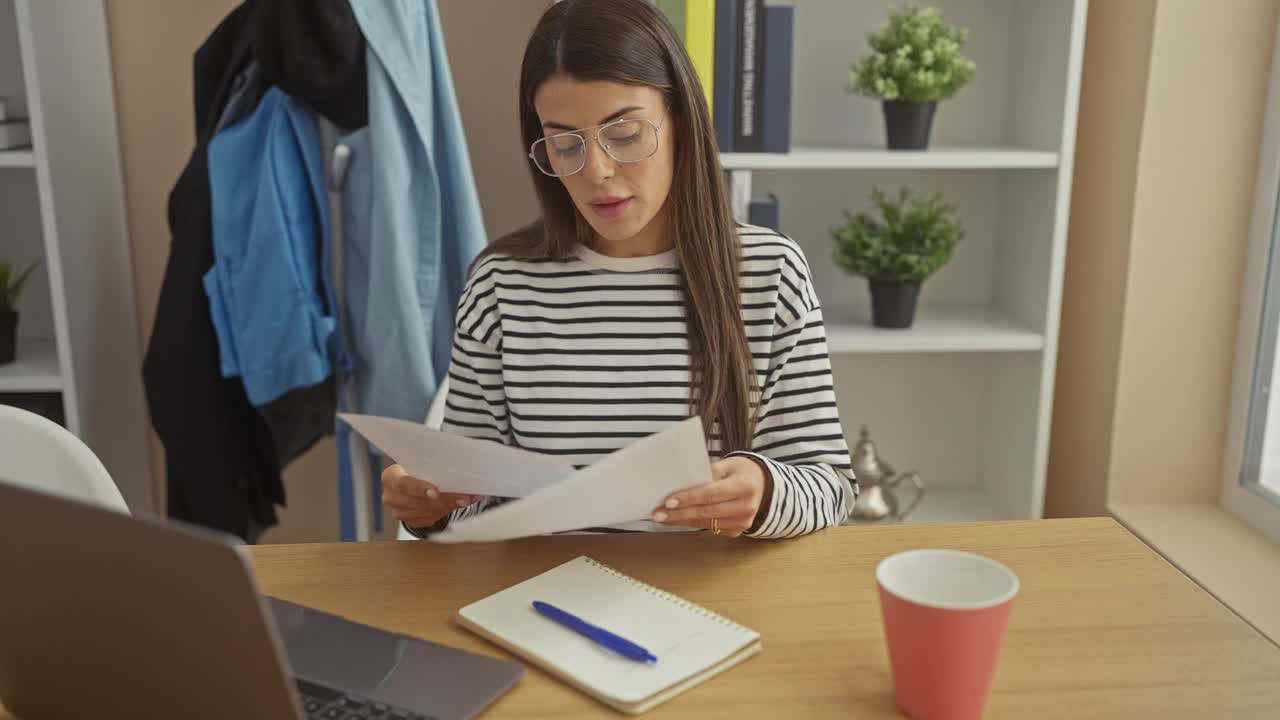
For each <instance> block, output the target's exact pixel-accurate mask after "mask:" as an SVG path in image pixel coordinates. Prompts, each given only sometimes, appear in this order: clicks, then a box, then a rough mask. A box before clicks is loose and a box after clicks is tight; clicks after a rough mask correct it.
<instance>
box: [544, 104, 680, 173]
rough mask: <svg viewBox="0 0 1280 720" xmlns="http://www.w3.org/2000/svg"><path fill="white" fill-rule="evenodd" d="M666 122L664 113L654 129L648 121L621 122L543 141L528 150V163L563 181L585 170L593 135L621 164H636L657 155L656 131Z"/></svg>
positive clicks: (559, 135) (564, 134)
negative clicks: (589, 136)
mask: <svg viewBox="0 0 1280 720" xmlns="http://www.w3.org/2000/svg"><path fill="white" fill-rule="evenodd" d="M666 121H667V116H666V114H665V113H664V114H663V116H662V120H660V121H659V122H658V124H657V125H655V124H653V121H652V120H645V119H643V118H641V119H634V120H629V119H622V120H614V121H613V122H608V123H605V124H603V125H596V126H595V127H589V128H582V129H581V130H574V131H572V132H566V133H560V134H558V135H552V136H551V137H545V138H542V139H541V140H539V141H537V142H535V143H534V144H533V145H531V146H530V147H529V159H531V160H533V164H534V165H537V166H538V169H539V170H541V171H542V173H543V174H544V175H550V176H551V177H565V176H567V175H573V174H574V173H577V172H579V171H581V170H582V168H584V167H586V166H587V138H586V137H585V136H586V135H587V134H588V133H589V132H590V131H592V130H594V131H595V141H596V142H597V143H599V144H600V147H601V148H602V149H603V150H604V151H605V153H607V154H608V155H609V157H611V158H613V159H614V160H616V161H618V162H621V163H633V162H640V161H641V160H644V159H646V158H650V157H653V154H654V153H656V152H658V130H660V129H661V128H662V125H663V123H665V122H666Z"/></svg>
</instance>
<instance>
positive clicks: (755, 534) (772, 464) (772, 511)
mask: <svg viewBox="0 0 1280 720" xmlns="http://www.w3.org/2000/svg"><path fill="white" fill-rule="evenodd" d="M725 457H727V458H729V457H745V458H751V459H752V460H754V461H755V462H756V464H757V465H759V466H760V469H761V470H764V471H765V472H767V473H769V476H770V479H771V482H770V485H772V486H773V492H772V494H771V495H770V496H769V498H768V502H769V510H768V512H766V513H765V516H764V521H763V522H761V523H760V526H759V527H757V528H756V529H755V530H749V531H747V532H745V533H743V534H742V536H743V537H749V538H772V537H785V535H778V534H775V533H776V528H775V526H776V525H777V524H778V518H779V513H780V512H781V508H782V507H783V504H784V502H785V504H786V505H787V506H788V507H789V506H790V505H791V496H792V494H793V492H794V491H793V489H792V488H791V487H790V483H788V482H787V473H786V471H785V470H784V469H782V467H780V466H781V463H779V462H777V461H775V460H770V459H769V458H767V457H765V456H763V455H760V454H758V453H753V452H745V451H741V452H733V453H729V454H728V455H726V456H725Z"/></svg>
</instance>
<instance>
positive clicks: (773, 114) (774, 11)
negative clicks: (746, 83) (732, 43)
mask: <svg viewBox="0 0 1280 720" xmlns="http://www.w3.org/2000/svg"><path fill="white" fill-rule="evenodd" d="M764 24H765V40H764V48H765V61H764V88H763V96H764V101H763V102H762V103H761V105H763V106H764V121H763V125H764V127H763V133H762V134H763V136H764V145H763V150H764V151H765V152H770V153H785V152H791V66H792V62H793V55H794V51H795V25H796V9H795V7H793V6H791V5H770V6H769V7H767V8H765V23H764Z"/></svg>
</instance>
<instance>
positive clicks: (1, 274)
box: [0, 258, 36, 365]
mask: <svg viewBox="0 0 1280 720" xmlns="http://www.w3.org/2000/svg"><path fill="white" fill-rule="evenodd" d="M35 269H36V266H35V264H34V263H32V264H31V265H30V266H29V267H28V268H27V269H25V270H22V271H19V270H17V268H15V267H14V265H13V264H12V263H10V262H9V261H8V260H5V259H4V258H0V365H7V364H9V363H11V362H13V361H14V359H15V358H16V356H17V349H18V297H19V296H21V295H22V287H23V286H24V285H26V284H27V280H30V279H31V273H32V271H34V270H35Z"/></svg>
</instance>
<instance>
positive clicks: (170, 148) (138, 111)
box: [106, 0, 546, 542]
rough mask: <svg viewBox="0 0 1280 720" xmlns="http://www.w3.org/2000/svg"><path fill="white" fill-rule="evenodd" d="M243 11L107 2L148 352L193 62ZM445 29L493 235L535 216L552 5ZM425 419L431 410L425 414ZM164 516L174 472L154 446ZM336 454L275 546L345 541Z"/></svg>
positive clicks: (464, 9) (448, 12) (299, 481)
mask: <svg viewBox="0 0 1280 720" xmlns="http://www.w3.org/2000/svg"><path fill="white" fill-rule="evenodd" d="M237 4H238V2H235V1H234V0H200V1H199V2H196V0H186V1H185V2H174V0H106V7H107V21H108V24H109V31H110V35H111V56H112V65H113V72H114V76H115V91H116V109H117V113H118V116H119V117H118V120H119V125H120V145H121V153H122V156H123V161H124V173H125V184H126V189H127V200H128V212H129V230H130V236H131V241H132V245H133V260H134V277H135V278H136V284H137V299H138V308H139V314H140V319H141V327H142V337H141V338H139V342H140V343H143V344H144V346H145V343H146V339H147V338H148V337H150V334H151V325H152V321H153V320H154V317H155V308H156V302H157V299H158V297H159V293H160V283H161V280H162V278H163V274H164V265H165V261H166V258H167V257H168V248H169V229H168V223H167V219H166V205H167V201H168V195H169V190H170V189H171V188H172V186H173V183H174V181H176V180H177V178H178V174H179V173H180V172H181V171H182V168H183V166H184V165H185V163H186V161H187V157H188V156H189V155H190V153H191V149H192V143H193V142H194V134H195V133H194V120H193V118H192V95H191V93H192V88H191V61H192V54H193V53H194V52H195V50H196V48H197V47H198V46H199V45H200V43H202V42H203V41H204V39H205V38H206V37H208V35H209V33H210V32H212V31H213V29H214V27H215V26H216V25H217V23H218V22H219V21H220V20H221V19H222V18H223V17H224V16H225V15H226V14H227V13H228V12H230V11H231V9H232V8H234V7H235V6H236V5H237ZM439 4H440V14H441V21H442V24H443V26H444V32H445V42H446V45H447V46H448V48H449V52H450V60H451V63H452V66H453V76H454V82H455V84H456V86H457V87H456V90H457V95H458V101H459V104H460V106H461V111H462V119H463V123H464V125H465V126H466V134H467V140H468V146H469V147H470V149H471V159H472V163H473V166H474V169H475V174H476V184H477V186H478V189H479V191H480V194H481V203H482V206H483V210H484V218H485V225H486V228H487V229H488V230H489V232H490V235H494V234H498V233H502V232H505V231H507V230H510V229H512V228H514V227H517V226H518V225H520V224H522V223H524V222H527V221H528V220H529V219H531V218H532V217H533V216H534V214H535V212H536V210H535V207H536V206H535V203H534V200H533V195H532V189H531V186H530V183H529V179H528V172H527V170H526V167H525V162H524V157H523V155H522V154H521V152H520V142H519V133H518V130H517V125H516V122H517V121H516V114H515V111H516V83H517V81H518V75H519V65H520V57H521V54H522V53H523V50H524V42H525V40H526V39H527V37H528V34H529V31H530V30H531V29H532V27H533V24H534V22H535V21H536V20H537V17H538V15H539V14H540V12H541V10H542V8H544V7H545V6H546V3H544V2H519V3H516V2H498V1H497V0H481V1H477V0H440V3H439ZM425 414H426V408H423V415H424V416H425ZM152 447H153V466H154V468H155V477H156V478H158V481H157V482H158V484H159V487H157V492H156V507H163V503H162V492H163V485H164V480H163V478H164V464H163V454H162V451H161V446H160V444H159V442H158V440H157V439H156V438H155V437H154V436H153V437H152ZM334 467H335V451H334V446H333V443H332V442H331V441H324V442H321V443H320V444H319V445H318V446H317V447H316V448H315V449H314V450H313V451H312V452H310V453H309V454H308V455H306V456H304V457H302V458H299V459H298V461H296V462H295V463H293V464H292V465H291V466H290V467H289V468H288V470H287V471H286V473H285V483H286V486H287V491H288V497H289V508H288V510H287V511H286V512H285V513H284V515H283V517H282V519H281V524H280V526H279V527H277V528H276V529H274V530H272V531H271V532H270V533H268V535H267V537H266V540H268V541H276V542H296V541H320V540H329V539H337V500H336V490H335V487H336V476H335V470H334Z"/></svg>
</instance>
